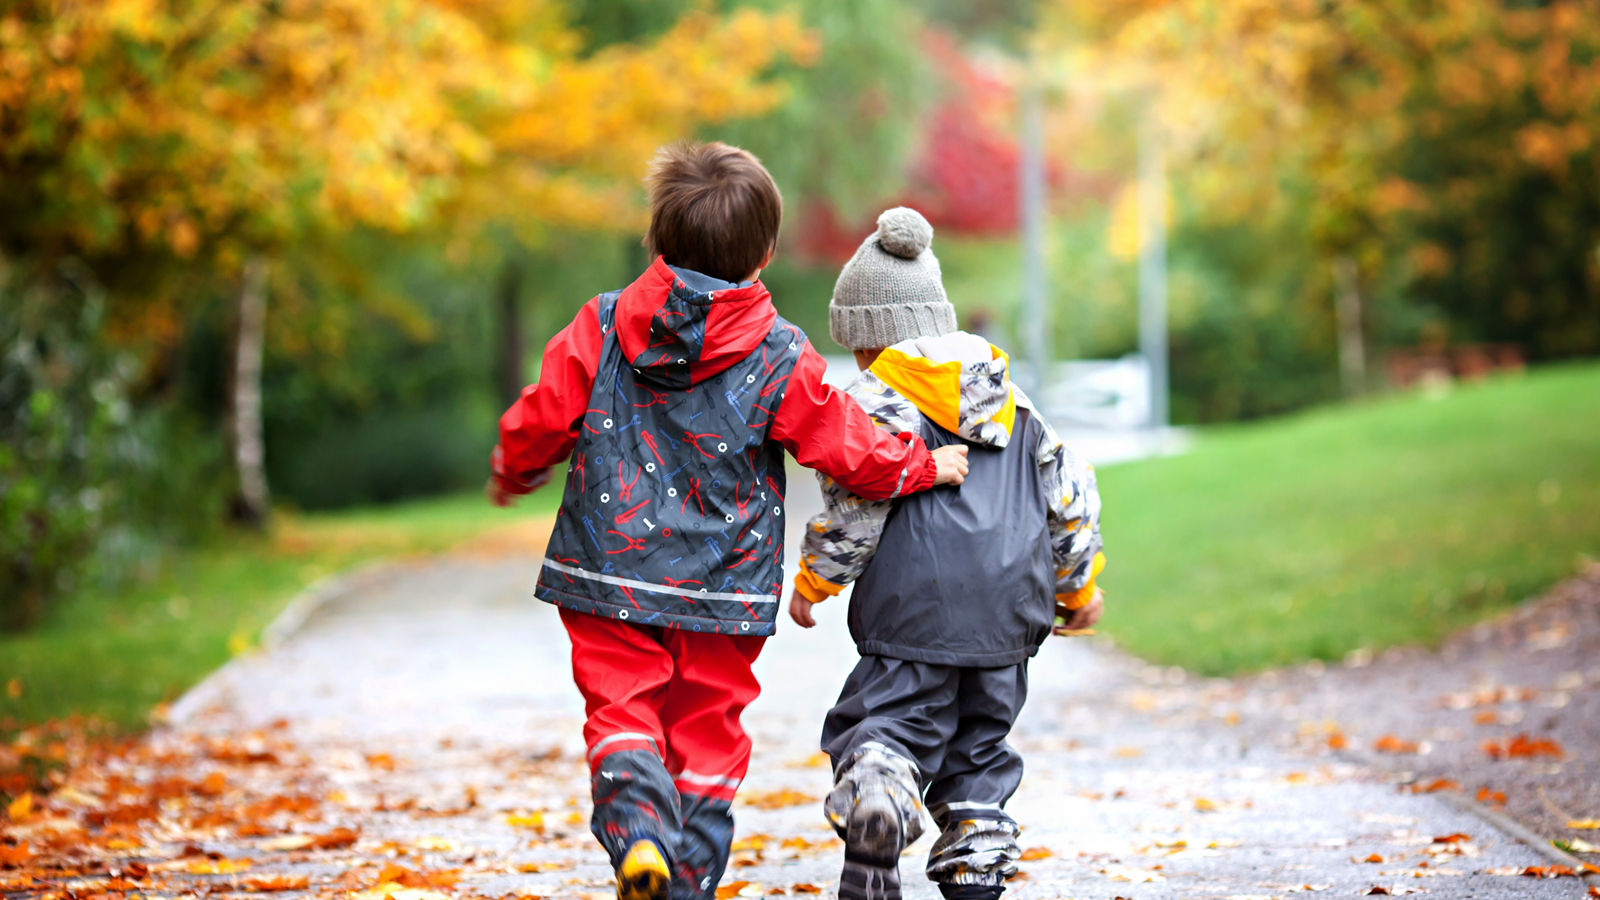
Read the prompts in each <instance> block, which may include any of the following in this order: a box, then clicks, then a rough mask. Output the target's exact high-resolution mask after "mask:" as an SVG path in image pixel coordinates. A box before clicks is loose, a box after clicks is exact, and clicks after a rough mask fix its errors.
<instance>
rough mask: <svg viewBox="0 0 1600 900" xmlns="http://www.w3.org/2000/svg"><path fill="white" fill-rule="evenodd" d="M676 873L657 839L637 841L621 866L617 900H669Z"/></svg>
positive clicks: (618, 872)
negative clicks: (670, 887) (668, 865)
mask: <svg viewBox="0 0 1600 900" xmlns="http://www.w3.org/2000/svg"><path fill="white" fill-rule="evenodd" d="M671 884H672V873H671V872H670V871H669V870H668V869H667V860H666V857H663V856H662V855H661V848H659V847H657V846H656V845H655V843H654V842H653V841H636V842H635V843H634V845H633V846H631V847H629V848H628V853H627V855H626V856H624V857H623V858H622V865H620V866H618V867H617V900H666V897H667V888H668V887H669V886H670V885H671Z"/></svg>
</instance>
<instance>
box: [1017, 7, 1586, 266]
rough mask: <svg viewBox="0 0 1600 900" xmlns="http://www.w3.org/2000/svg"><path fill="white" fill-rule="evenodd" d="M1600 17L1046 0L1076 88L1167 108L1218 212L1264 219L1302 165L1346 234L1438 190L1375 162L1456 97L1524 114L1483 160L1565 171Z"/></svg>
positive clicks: (1484, 108)
mask: <svg viewBox="0 0 1600 900" xmlns="http://www.w3.org/2000/svg"><path fill="white" fill-rule="evenodd" d="M1594 13H1595V8H1594V5H1593V4H1592V3H1587V2H1580V0H1561V2H1555V3H1551V4H1548V5H1542V6H1538V7H1527V6H1523V5H1520V4H1519V5H1517V6H1516V7H1515V8H1513V7H1512V5H1511V4H1509V3H1505V2H1503V0H1502V2H1491V3H1483V2H1475V0H1439V2H1434V3H1429V4H1411V3H1391V2H1383V0H1350V2H1344V3H1339V4H1326V3H1321V2H1314V0H1124V2H1118V3H1104V2H1099V0H1051V2H1050V3H1048V4H1047V5H1046V14H1045V16H1044V25H1043V27H1042V28H1041V29H1040V30H1039V33H1038V34H1037V35H1036V39H1037V40H1038V42H1039V43H1038V45H1037V46H1038V49H1039V52H1041V53H1053V54H1055V56H1056V57H1057V58H1058V59H1061V60H1063V61H1064V62H1065V63H1066V72H1067V74H1066V83H1067V85H1068V86H1069V87H1070V88H1071V89H1072V90H1074V91H1076V92H1078V93H1079V94H1086V93H1090V94H1098V95H1106V94H1111V95H1119V96H1125V97H1128V98H1131V100H1132V102H1134V103H1136V104H1138V105H1139V106H1140V107H1141V108H1142V111H1143V112H1144V113H1145V114H1148V115H1152V116H1154V118H1155V119H1156V121H1157V123H1158V124H1159V126H1160V127H1161V130H1162V132H1163V134H1164V140H1165V142H1166V144H1167V153H1168V158H1169V159H1170V160H1171V161H1172V163H1173V164H1174V166H1177V167H1180V168H1182V169H1183V170H1184V172H1183V177H1184V178H1185V181H1186V184H1188V185H1189V186H1190V187H1191V189H1193V190H1194V191H1195V192H1196V194H1197V195H1198V199H1199V200H1200V201H1201V202H1202V203H1203V204H1204V206H1205V208H1207V209H1208V210H1211V211H1213V212H1214V213H1216V214H1218V215H1232V216H1235V217H1246V216H1256V215H1259V214H1260V213H1261V211H1262V210H1263V209H1265V208H1270V206H1271V205H1273V204H1274V203H1277V202H1280V201H1281V200H1283V199H1284V198H1282V197H1280V196H1279V195H1278V193H1277V192H1278V191H1279V189H1280V184H1281V180H1280V179H1278V178H1275V177H1273V175H1274V173H1280V172H1283V171H1285V170H1296V169H1297V170H1298V172H1299V173H1300V174H1301V175H1302V176H1304V178H1305V179H1306V180H1307V181H1309V182H1310V183H1312V184H1315V185H1317V199H1316V205H1317V207H1318V209H1319V210H1320V212H1321V214H1322V217H1323V218H1322V221H1324V222H1326V223H1336V224H1334V225H1333V226H1332V227H1334V228H1336V229H1338V228H1343V229H1346V231H1348V229H1349V228H1351V227H1353V226H1351V225H1350V224H1349V223H1352V222H1363V221H1367V222H1381V221H1382V220H1383V219H1384V218H1385V217H1388V216H1392V215H1397V214H1402V213H1406V212H1409V211H1414V210H1417V209H1421V208H1424V207H1425V206H1426V205H1427V204H1428V203H1429V202H1430V201H1429V200H1428V198H1425V197H1423V196H1422V195H1421V194H1420V192H1419V191H1418V190H1417V189H1416V188H1415V186H1413V185H1410V184H1408V183H1406V182H1404V181H1401V180H1399V179H1395V178H1391V177H1389V173H1386V172H1382V171H1380V170H1378V168H1377V166H1378V165H1379V164H1380V163H1379V161H1381V160H1386V159H1392V158H1394V156H1395V155H1396V153H1395V151H1396V150H1397V148H1400V147H1402V146H1404V145H1405V143H1406V142H1407V141H1409V140H1411V139H1412V138H1413V137H1415V136H1416V135H1418V134H1422V135H1437V134H1439V129H1440V128H1441V127H1443V124H1442V123H1443V116H1444V115H1445V111H1450V114H1452V115H1455V116H1456V117H1457V121H1471V120H1473V118H1474V117H1476V118H1478V119H1481V120H1484V121H1494V120H1499V121H1511V122H1516V121H1517V118H1516V117H1522V118H1523V119H1524V120H1525V122H1524V124H1522V125H1520V126H1513V127H1514V128H1515V130H1514V133H1509V132H1501V133H1499V134H1490V133H1485V134H1484V146H1483V148H1482V156H1483V159H1484V160H1485V162H1486V163H1489V164H1492V165H1494V166H1499V167H1503V170H1505V171H1510V167H1512V166H1515V165H1518V164H1519V163H1520V164H1525V165H1532V166H1535V167H1538V168H1542V169H1544V170H1546V171H1548V172H1549V173H1551V174H1552V175H1555V176H1557V177H1560V176H1562V175H1564V174H1565V173H1566V172H1567V171H1568V169H1569V167H1571V166H1574V165H1579V164H1581V161H1582V160H1586V159H1588V158H1590V157H1592V154H1593V148H1592V142H1593V136H1594V135H1595V134H1596V133H1597V132H1600V67H1596V66H1595V65H1594V64H1593V63H1592V60H1593V59H1594V58H1595V56H1596V54H1600V16H1596V15H1595V14H1594ZM1062 47H1065V48H1067V49H1065V50H1059V49H1057V48H1062ZM1529 91H1531V92H1532V94H1533V95H1534V96H1535V97H1536V98H1537V101H1538V102H1537V108H1536V109H1535V110H1533V111H1532V112H1530V111H1529V110H1528V108H1527V107H1526V106H1524V105H1523V104H1524V103H1525V99H1524V98H1525V97H1526V96H1527V92H1529ZM1507 137H1509V138H1510V139H1509V140H1507ZM1450 192H1458V191H1457V189H1456V188H1455V187H1454V186H1452V187H1450V188H1448V189H1447V191H1446V193H1450ZM1119 206H1120V204H1119ZM1117 221H1119V220H1118V219H1117V218H1116V217H1114V219H1113V222H1114V224H1113V234H1112V237H1113V245H1114V249H1115V250H1117V251H1118V252H1128V251H1129V249H1130V247H1133V246H1136V240H1135V243H1134V244H1129V243H1128V239H1129V237H1130V235H1131V236H1132V237H1133V238H1134V239H1136V233H1135V232H1128V234H1124V235H1122V237H1121V238H1119V237H1118V234H1119V232H1118V231H1117V225H1116V222H1117ZM1126 230H1127V229H1124V231H1126ZM1351 237H1352V235H1350V234H1344V235H1343V236H1342V237H1338V238H1336V239H1340V240H1343V239H1350V238H1351ZM1429 263H1430V265H1436V264H1437V261H1436V260H1430V261H1429Z"/></svg>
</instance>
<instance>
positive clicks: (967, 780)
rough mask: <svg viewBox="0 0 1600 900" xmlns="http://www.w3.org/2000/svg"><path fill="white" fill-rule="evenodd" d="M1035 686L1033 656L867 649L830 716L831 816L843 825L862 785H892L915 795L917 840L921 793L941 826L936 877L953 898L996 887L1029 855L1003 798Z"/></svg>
mask: <svg viewBox="0 0 1600 900" xmlns="http://www.w3.org/2000/svg"><path fill="white" fill-rule="evenodd" d="M1027 694H1028V664H1027V663H1026V662H1022V663H1018V664H1016V665H1011V666H1002V667H1000V668H993V669H982V668H967V667H960V666H941V665H933V664H930V663H921V662H912V661H909V660H903V659H894V658H891V657H885V656H863V657H862V658H861V661H860V662H859V663H857V664H856V667H855V670H854V671H852V672H851V673H850V677H849V679H848V680H846V681H845V685H844V690H843V691H841V692H840V694H839V701H838V702H837V703H835V704H834V707H833V709H832V710H830V711H829V712H828V716H827V718H826V719H825V720H824V722H823V725H822V749H823V750H824V751H826V752H827V754H828V755H829V756H830V757H831V758H832V759H833V770H834V783H835V788H834V791H833V794H831V795H830V796H829V798H828V803H827V812H828V817H829V819H830V820H831V821H832V822H833V824H834V826H835V827H836V828H837V827H839V825H840V823H841V822H842V821H843V818H842V817H843V815H844V814H845V812H846V811H847V810H848V807H849V803H850V800H851V798H852V796H853V795H854V794H855V792H857V791H859V790H862V789H863V788H868V787H870V786H872V785H880V786H881V785H885V784H887V785H890V786H893V787H897V788H898V790H894V791H892V792H893V793H896V794H898V795H900V796H905V797H908V798H913V799H911V800H910V802H909V804H908V807H907V808H905V809H903V810H902V812H903V813H905V814H906V820H907V827H906V842H907V843H910V842H911V841H912V840H914V839H915V837H916V835H917V834H919V833H920V832H921V826H920V824H919V822H918V820H919V819H920V810H919V809H918V808H916V804H915V799H914V798H915V797H917V796H922V797H924V798H925V801H926V803H927V806H928V810H929V812H930V813H932V815H933V821H934V824H935V825H937V826H938V827H939V829H940V831H941V834H940V835H939V839H938V840H937V841H935V842H934V845H933V849H932V850H931V851H930V852H929V854H928V869H927V872H928V878H929V879H930V880H932V881H934V882H935V883H937V884H938V885H939V889H940V891H941V892H942V893H943V894H944V895H945V896H946V897H962V896H984V895H992V894H994V893H998V888H999V887H1000V886H1001V885H1002V884H1003V882H1004V881H1005V879H1006V878H1007V877H1009V876H1010V875H1013V874H1015V873H1016V861H1017V857H1018V856H1020V855H1021V848H1020V847H1018V845H1017V834H1018V830H1017V823H1016V822H1015V820H1013V819H1012V818H1011V817H1010V816H1009V815H1006V812H1005V809H1004V807H1005V803H1006V801H1007V800H1009V799H1010V798H1011V795H1012V794H1013V793H1015V792H1016V789H1017V785H1018V783H1020V782H1021V780H1022V756H1021V755H1020V754H1018V753H1017V751H1016V750H1014V749H1012V747H1011V745H1010V744H1008V743H1006V736H1007V735H1008V734H1010V732H1011V726H1012V724H1013V723H1014V722H1015V721H1016V718H1017V713H1018V712H1019V711H1020V710H1021V709H1022V703H1023V700H1024V699H1026V698H1027ZM912 776H915V778H916V779H917V780H916V782H915V783H908V782H909V779H910V778H911V777H912ZM963 888H965V890H964V889H963ZM973 889H976V891H974V890H973ZM985 889H989V890H987V891H986V890H985Z"/></svg>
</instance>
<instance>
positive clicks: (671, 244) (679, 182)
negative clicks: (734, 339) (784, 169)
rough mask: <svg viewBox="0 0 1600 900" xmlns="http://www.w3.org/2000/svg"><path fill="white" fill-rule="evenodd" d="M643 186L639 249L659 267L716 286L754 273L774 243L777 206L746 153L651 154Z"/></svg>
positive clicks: (773, 187)
mask: <svg viewBox="0 0 1600 900" xmlns="http://www.w3.org/2000/svg"><path fill="white" fill-rule="evenodd" d="M644 183H645V186H646V187H647V188H648V189H649V191H650V231H649V233H648V234H646V235H645V239H644V242H645V246H646V247H649V248H650V252H652V253H656V254H659V255H660V256H662V257H664V258H665V259H666V261H667V262H669V263H671V264H672V265H675V266H681V267H683V268H686V269H693V270H695V271H696V272H700V273H702V274H705V275H710V276H711V277H713V278H721V279H722V280H723V281H739V280H741V279H743V278H746V277H748V276H749V275H750V273H751V272H754V271H755V270H756V269H758V268H760V267H761V264H762V262H764V261H765V260H766V258H767V254H768V253H770V252H772V248H773V247H774V246H776V245H777V243H778V223H779V222H780V221H782V219H783V198H782V197H781V196H780V195H779V194H778V185H777V184H776V183H775V182H773V180H772V176H771V175H770V174H768V173H767V170H766V169H764V168H762V166H761V160H759V159H756V158H755V156H754V155H753V154H751V153H750V151H748V150H741V149H740V148H738V147H730V146H728V145H727V144H723V143H720V142H712V143H709V144H699V143H695V142H692V141H682V142H680V143H676V144H669V145H668V146H665V147H662V148H661V149H660V150H658V151H656V156H655V159H652V160H651V161H650V171H649V174H647V175H645V179H644Z"/></svg>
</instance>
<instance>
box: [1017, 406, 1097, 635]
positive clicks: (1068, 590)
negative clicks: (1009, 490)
mask: <svg viewBox="0 0 1600 900" xmlns="http://www.w3.org/2000/svg"><path fill="white" fill-rule="evenodd" d="M1017 405H1018V406H1027V407H1028V408H1029V409H1033V405H1032V403H1031V402H1030V401H1029V400H1028V399H1027V397H1026V396H1024V395H1023V394H1022V392H1021V390H1018V391H1017ZM1034 416H1035V418H1036V420H1037V421H1038V422H1039V424H1040V425H1042V426H1044V427H1043V429H1042V430H1041V433H1040V437H1039V477H1040V481H1041V483H1042V485H1043V488H1044V492H1045V497H1046V498H1047V499H1048V500H1049V504H1050V506H1049V512H1048V518H1049V523H1050V551H1051V555H1052V557H1053V558H1054V560H1055V566H1056V603H1057V604H1058V605H1059V606H1061V607H1063V608H1065V609H1068V610H1074V609H1079V608H1081V607H1082V606H1083V605H1084V604H1086V603H1088V602H1089V600H1090V598H1091V597H1093V596H1094V586H1095V584H1094V583H1095V578H1096V577H1098V576H1099V574H1100V570H1101V569H1103V568H1105V564H1106V558H1105V554H1104V553H1103V552H1101V542H1100V488H1099V485H1098V484H1097V483H1096V481H1095V475H1094V466H1091V465H1089V464H1088V463H1087V462H1084V461H1083V460H1081V459H1079V458H1078V457H1077V456H1075V455H1074V454H1073V453H1072V451H1071V450H1069V449H1068V448H1067V446H1066V445H1065V444H1063V443H1062V442H1061V439H1060V438H1059V437H1057V436H1056V432H1055V429H1054V428H1051V427H1050V423H1048V422H1046V421H1045V420H1044V417H1043V416H1040V415H1039V414H1038V412H1037V410H1035V412H1034Z"/></svg>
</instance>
